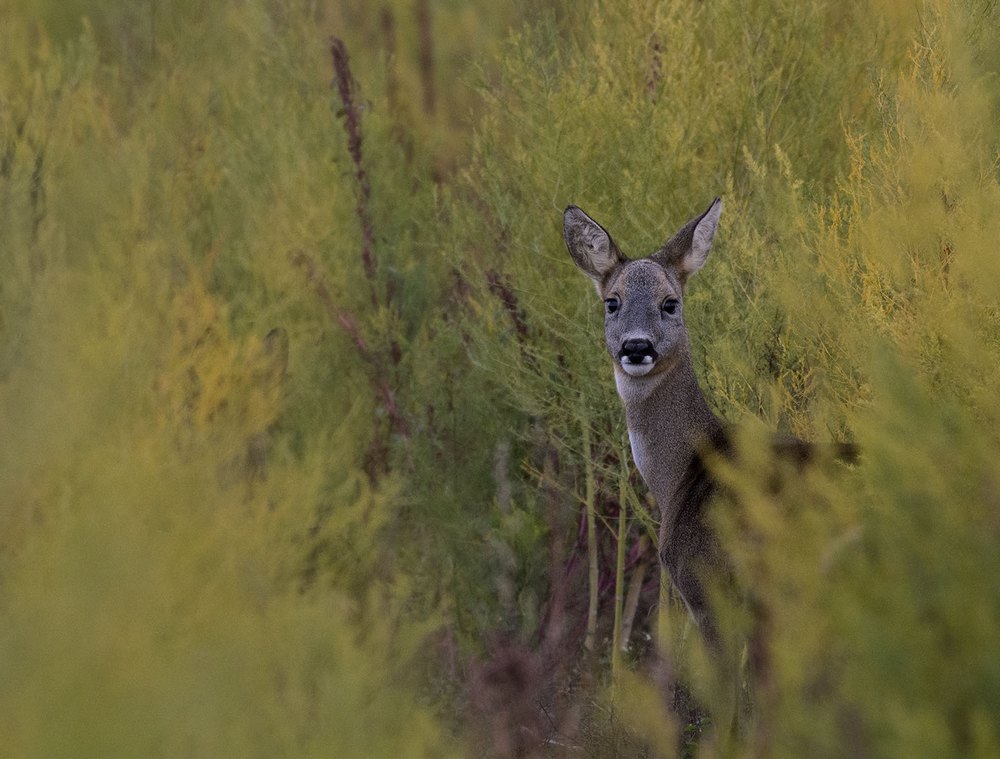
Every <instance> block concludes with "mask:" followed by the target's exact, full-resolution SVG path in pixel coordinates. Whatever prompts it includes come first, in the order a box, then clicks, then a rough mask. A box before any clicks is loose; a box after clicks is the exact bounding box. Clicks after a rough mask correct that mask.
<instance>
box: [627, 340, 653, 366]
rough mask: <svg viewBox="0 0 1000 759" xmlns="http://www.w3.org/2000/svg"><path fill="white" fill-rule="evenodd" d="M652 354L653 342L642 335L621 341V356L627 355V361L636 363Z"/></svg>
mask: <svg viewBox="0 0 1000 759" xmlns="http://www.w3.org/2000/svg"><path fill="white" fill-rule="evenodd" d="M652 355H653V344H652V343H651V342H650V341H649V340H647V339H645V338H643V337H633V338H631V339H629V340H626V341H625V342H624V343H622V356H628V358H629V361H632V362H633V363H636V364H638V363H639V362H641V361H642V359H644V358H645V357H646V356H652Z"/></svg>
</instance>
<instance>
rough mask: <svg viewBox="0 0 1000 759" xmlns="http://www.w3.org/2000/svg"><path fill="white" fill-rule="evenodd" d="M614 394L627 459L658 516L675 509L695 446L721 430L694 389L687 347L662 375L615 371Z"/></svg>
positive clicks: (700, 395) (694, 379)
mask: <svg viewBox="0 0 1000 759" xmlns="http://www.w3.org/2000/svg"><path fill="white" fill-rule="evenodd" d="M615 382H616V384H617V387H618V394H619V395H620V396H621V399H622V401H623V402H624V404H625V418H626V421H627V423H628V436H629V442H630V443H631V446H632V458H633V459H634V460H635V463H636V466H637V467H638V469H639V473H640V474H641V475H642V478H643V480H645V482H646V485H647V486H649V488H650V490H652V491H653V495H654V496H655V498H656V502H657V504H658V505H659V508H660V512H661V515H662V516H663V517H665V518H669V517H670V516H671V515H673V514H675V513H676V511H677V509H678V508H679V505H680V504H678V503H676V500H677V498H676V497H675V495H676V492H677V486H678V485H679V484H680V482H681V480H682V479H683V477H684V474H685V472H686V471H687V469H688V467H689V466H690V465H691V462H692V460H693V458H694V455H695V453H696V451H697V450H698V447H699V445H701V444H702V443H703V441H705V440H707V439H710V438H711V437H712V435H713V434H714V433H716V432H717V431H718V430H719V429H720V428H721V426H722V423H721V421H720V420H719V419H718V417H716V416H715V414H713V413H712V410H711V408H710V407H709V405H708V401H707V400H706V399H705V394H704V393H703V392H702V391H701V387H700V386H699V385H698V379H697V377H696V376H695V373H694V368H693V366H692V365H691V352H690V348H689V347H688V345H687V344H684V345H682V346H680V348H679V350H678V354H677V356H676V357H675V358H674V359H673V361H672V362H671V364H670V365H669V366H668V367H667V368H666V369H664V370H663V371H659V372H656V373H655V374H653V375H652V376H646V377H630V376H628V375H627V374H625V372H624V371H622V370H621V368H620V367H617V366H616V367H615Z"/></svg>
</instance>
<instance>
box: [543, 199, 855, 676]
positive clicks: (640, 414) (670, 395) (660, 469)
mask: <svg viewBox="0 0 1000 759" xmlns="http://www.w3.org/2000/svg"><path fill="white" fill-rule="evenodd" d="M721 215H722V199H721V198H716V199H715V200H713V201H712V204H711V205H710V206H709V207H708V208H707V209H706V210H705V211H704V212H702V213H701V214H699V215H697V216H695V217H694V218H692V219H690V220H689V221H688V222H687V223H686V224H685V225H684V226H683V227H681V228H680V230H678V231H677V233H676V234H674V235H673V237H671V238H670V239H668V240H667V241H666V242H665V243H664V244H663V245H662V246H661V247H659V248H658V249H656V250H655V251H653V252H652V253H651V254H649V255H648V256H646V257H644V258H638V259H629V258H626V257H625V256H624V255H623V254H622V252H621V251H620V250H619V248H618V246H617V245H616V244H615V242H614V240H613V239H612V237H611V235H610V234H609V233H608V232H607V230H606V229H605V228H604V227H602V226H601V225H600V224H598V223H597V222H596V221H594V220H593V219H592V218H591V217H590V216H588V215H587V214H586V213H584V212H583V211H582V210H581V209H580V208H578V207H577V206H574V205H571V206H569V207H567V208H566V210H565V212H564V214H563V231H564V237H565V241H566V247H567V248H568V249H569V254H570V257H571V258H572V259H573V262H574V263H575V264H576V265H577V267H579V268H580V269H581V270H582V271H583V273H584V274H586V275H587V276H588V277H589V278H590V279H591V280H592V281H593V282H594V284H595V285H596V287H597V292H598V295H599V296H600V298H601V299H602V300H603V301H604V312H605V314H604V338H605V347H606V348H607V352H608V354H609V355H610V357H611V359H612V365H613V368H614V377H615V385H616V388H617V390H618V395H619V396H620V397H621V400H622V403H623V405H624V407H625V420H626V424H627V427H628V438H629V444H630V447H631V449H632V458H633V460H634V462H635V465H636V467H637V469H638V470H639V474H640V476H641V477H642V479H643V481H644V482H645V483H646V485H647V487H648V488H649V490H650V491H651V492H652V494H653V497H654V499H655V501H656V504H657V507H658V509H659V516H660V527H659V536H658V542H659V546H658V552H659V559H660V563H661V566H662V567H663V568H664V569H665V570H666V571H667V573H668V575H669V577H670V580H671V582H672V584H673V587H674V588H675V589H676V591H677V593H678V594H679V595H680V597H681V599H682V601H683V602H684V605H685V606H686V607H687V609H688V611H689V612H690V616H691V617H692V619H693V620H694V622H695V624H696V626H697V628H698V629H699V631H700V633H701V636H702V638H703V639H704V641H705V643H706V645H707V648H708V649H709V650H710V651H711V652H716V653H718V652H719V651H720V649H721V641H720V635H719V630H718V627H717V624H716V621H715V619H714V618H713V615H712V612H711V608H710V604H709V597H708V592H707V586H706V577H707V576H708V575H710V574H712V573H716V574H717V575H718V574H721V575H722V576H723V577H727V576H729V569H728V567H727V561H726V557H725V554H724V552H723V550H722V547H721V544H720V542H719V539H718V537H717V535H716V534H715V532H714V531H713V529H712V525H711V520H710V519H709V518H708V514H707V505H708V503H709V502H710V501H711V500H712V498H713V496H714V495H715V494H716V493H717V492H718V491H719V489H720V486H719V484H718V482H717V481H716V479H715V478H714V477H713V475H712V473H711V471H710V469H709V465H708V459H709V458H710V457H711V456H713V455H721V456H723V457H731V456H732V452H733V450H732V444H731V441H730V439H729V434H728V427H727V425H726V423H725V422H723V420H722V419H720V418H719V417H718V416H716V414H715V413H714V412H713V411H712V408H711V406H710V404H709V402H708V400H707V399H706V397H705V394H704V393H703V392H702V389H701V387H700V385H699V384H698V379H697V376H696V374H695V370H694V367H693V365H692V357H691V345H690V341H689V338H688V332H687V327H686V326H685V323H684V293H685V288H686V286H687V283H688V280H689V279H690V278H691V277H692V276H693V275H694V274H695V273H696V272H698V271H699V270H700V269H701V268H702V267H703V266H704V265H705V262H706V261H707V260H708V254H709V251H710V250H711V247H712V241H713V239H714V237H715V233H716V230H717V229H718V226H719V218H720V216H721ZM772 446H773V448H774V452H775V453H776V455H777V456H779V457H781V458H785V459H789V460H791V462H792V463H793V464H794V465H796V466H798V467H799V468H801V467H803V466H804V465H805V464H807V463H808V462H809V461H810V460H812V459H813V458H814V455H815V454H816V453H817V452H818V451H817V448H816V447H815V446H814V445H813V444H810V443H806V442H804V441H801V440H799V439H797V438H794V437H791V436H775V438H774V440H773V442H772ZM830 452H831V453H832V455H833V456H834V457H835V458H840V459H843V460H846V461H853V460H854V458H855V456H856V455H857V451H856V450H855V448H854V446H853V445H852V444H849V443H840V444H834V445H833V446H832V449H831V451H830ZM753 648H754V646H753V641H752V640H751V651H750V656H751V659H753V658H754V657H755V652H754V650H753ZM756 656H757V658H758V659H764V658H766V652H764V651H763V650H760V649H759V647H758V650H757V652H756ZM759 666H760V667H763V666H764V664H763V662H761V663H760V665H759ZM754 667H755V665H754V662H753V661H751V668H754Z"/></svg>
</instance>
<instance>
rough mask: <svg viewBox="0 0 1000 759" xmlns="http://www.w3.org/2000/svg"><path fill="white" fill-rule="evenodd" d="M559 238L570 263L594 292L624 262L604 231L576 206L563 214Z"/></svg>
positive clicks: (609, 236) (616, 247)
mask: <svg viewBox="0 0 1000 759" xmlns="http://www.w3.org/2000/svg"><path fill="white" fill-rule="evenodd" d="M563 237H565V238H566V247H567V248H569V254H570V256H572V258H573V262H574V263H575V264H576V265H577V266H579V267H580V269H581V270H582V271H583V273H584V274H586V275H587V276H588V277H590V278H591V279H592V280H594V282H595V283H596V284H597V287H598V289H600V287H601V284H602V283H603V282H604V280H605V278H606V277H607V276H608V274H610V273H611V272H612V271H613V270H614V269H615V268H617V267H618V266H620V265H621V264H623V263H625V261H626V260H627V259H626V258H625V256H623V255H622V254H621V251H619V250H618V246H617V245H615V243H614V240H612V239H611V235H609V234H608V232H607V230H606V229H604V227H602V226H601V225H600V224H598V223H597V222H596V221H594V220H593V219H591V218H590V217H589V216H587V214H585V213H584V212H583V211H581V210H580V209H579V208H577V207H576V206H570V207H569V208H567V209H566V212H565V213H564V214H563Z"/></svg>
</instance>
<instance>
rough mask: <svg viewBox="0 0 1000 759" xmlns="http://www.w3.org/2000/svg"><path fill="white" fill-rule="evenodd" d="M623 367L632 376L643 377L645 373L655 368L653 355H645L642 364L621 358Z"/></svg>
mask: <svg viewBox="0 0 1000 759" xmlns="http://www.w3.org/2000/svg"><path fill="white" fill-rule="evenodd" d="M620 363H621V365H622V369H623V370H624V371H625V373H626V374H628V375H629V376H631V377H641V376H642V375H644V374H649V372H650V371H651V370H652V368H653V357H652V356H643V358H642V363H641V364H633V363H631V362H630V361H629V360H628V359H626V358H622V359H621V362H620Z"/></svg>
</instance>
